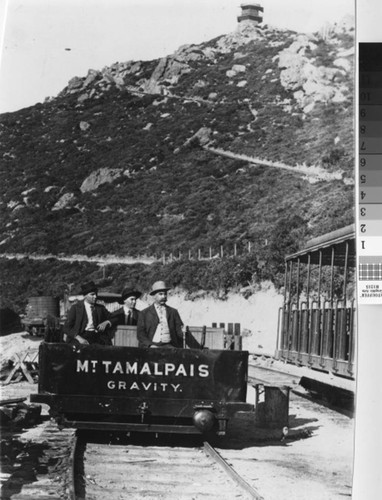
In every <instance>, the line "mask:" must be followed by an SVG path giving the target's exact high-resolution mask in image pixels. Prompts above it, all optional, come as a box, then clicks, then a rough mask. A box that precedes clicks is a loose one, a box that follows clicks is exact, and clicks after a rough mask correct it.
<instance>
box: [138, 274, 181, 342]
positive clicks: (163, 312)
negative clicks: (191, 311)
mask: <svg viewBox="0 0 382 500" xmlns="http://www.w3.org/2000/svg"><path fill="white" fill-rule="evenodd" d="M169 290H170V287H168V286H166V284H165V282H164V281H156V282H155V283H154V284H153V286H152V287H151V291H150V295H151V296H152V297H153V299H154V303H153V304H152V305H151V306H149V307H147V308H146V309H144V310H143V311H141V312H140V314H139V318H138V326H137V337H138V342H139V347H182V345H183V332H182V326H183V322H182V320H181V319H180V316H179V313H178V311H177V310H176V309H174V308H173V307H169V306H168V305H167V304H166V302H167V292H168V291H169Z"/></svg>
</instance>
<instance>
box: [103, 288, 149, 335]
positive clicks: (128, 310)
mask: <svg viewBox="0 0 382 500" xmlns="http://www.w3.org/2000/svg"><path fill="white" fill-rule="evenodd" d="M141 295H142V294H141V292H139V291H138V290H135V289H134V287H132V286H127V287H125V288H124V289H123V291H122V294H121V300H120V303H121V304H123V305H122V307H120V308H119V309H117V310H116V311H114V312H113V313H112V314H111V316H110V321H111V324H112V325H113V326H114V325H136V324H137V323H138V316H139V311H138V309H136V308H135V305H136V303H137V299H139V297H140V296H141Z"/></svg>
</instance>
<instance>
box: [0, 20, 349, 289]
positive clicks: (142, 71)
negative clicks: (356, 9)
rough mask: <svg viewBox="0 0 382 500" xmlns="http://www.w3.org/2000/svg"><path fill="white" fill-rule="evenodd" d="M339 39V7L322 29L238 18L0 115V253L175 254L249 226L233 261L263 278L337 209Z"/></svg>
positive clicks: (341, 86)
mask: <svg viewBox="0 0 382 500" xmlns="http://www.w3.org/2000/svg"><path fill="white" fill-rule="evenodd" d="M353 49H354V29H353V27H352V26H351V24H349V20H347V21H346V22H343V23H339V24H338V25H336V26H334V27H332V28H331V29H330V30H327V31H326V32H325V36H322V34H320V33H317V34H314V35H311V36H308V35H299V34H297V33H294V32H290V31H280V30H276V29H273V28H270V27H267V26H264V27H254V26H253V25H251V24H250V23H242V25H240V29H238V30H237V31H235V32H234V33H231V34H228V35H224V36H222V37H218V38H217V39H214V40H211V41H210V42H208V43H203V44H201V45H193V46H184V47H181V48H180V49H179V50H178V51H177V52H176V53H175V54H173V55H171V56H168V57H166V58H163V59H160V60H155V61H143V62H142V61H128V62H124V63H115V64H113V65H112V66H110V67H107V68H103V69H102V70H89V73H88V75H86V76H84V77H74V78H73V79H72V80H71V81H70V82H69V84H68V86H67V87H66V88H65V89H63V91H62V92H61V93H60V94H59V95H58V96H57V97H55V98H50V99H47V100H46V102H44V103H43V104H36V105H35V106H32V107H29V108H25V109H22V110H20V111H17V112H13V113H5V114H3V115H1V123H0V134H1V135H0V136H1V151H0V155H1V157H2V167H1V172H0V175H1V178H0V181H1V183H0V190H1V204H0V210H1V218H0V227H1V234H2V237H1V241H0V253H4V254H5V253H7V254H12V253H16V252H24V253H30V254H32V253H39V254H41V253H42V254H44V253H46V254H53V255H71V254H82V255H84V254H85V255H88V256H94V255H107V254H113V255H120V256H127V255H129V256H135V255H148V256H152V255H155V254H157V255H161V254H162V253H163V252H166V253H167V254H169V253H171V252H173V253H174V254H176V255H177V254H179V252H182V253H187V252H188V251H190V250H192V251H194V252H196V251H197V249H203V251H204V250H205V251H206V252H207V249H209V248H212V249H213V252H214V253H215V252H217V251H218V249H219V248H220V246H221V245H224V246H225V247H229V246H231V247H233V245H234V244H236V245H237V248H239V249H245V248H247V247H248V242H250V243H251V249H252V255H249V256H248V255H247V256H246V255H244V253H243V252H242V254H241V256H238V259H239V260H240V259H241V265H242V266H244V268H245V267H246V266H247V261H246V259H250V260H251V262H252V263H253V262H256V265H255V266H254V265H253V264H251V265H250V266H249V269H251V270H253V268H254V267H255V268H256V272H258V271H259V269H260V268H261V269H262V272H263V274H264V275H266V276H267V277H270V278H274V279H276V275H277V274H278V273H280V272H281V269H282V262H283V258H284V255H285V252H288V251H293V250H296V249H297V248H298V246H301V245H303V242H304V240H306V239H308V238H311V237H314V236H317V235H318V234H322V233H325V232H328V231H331V230H334V229H337V228H338V227H341V226H344V225H347V224H349V223H351V222H353V218H354V213H353V204H354V193H353V184H354V182H353V177H354V165H353V131H352V129H353V54H354V51H353ZM216 149H218V150H224V151H226V152H230V153H234V154H237V155H246V156H247V157H250V158H253V159H254V161H251V162H249V161H243V160H242V159H236V158H235V157H234V156H233V157H225V156H221V155H219V154H217V153H216ZM256 159H257V160H258V163H256ZM261 160H265V161H266V162H270V163H272V164H277V162H278V163H281V164H283V165H287V166H289V167H296V171H293V170H292V171H291V170H285V169H280V168H277V166H276V167H272V166H267V165H264V164H261ZM297 167H299V168H297ZM301 167H303V168H301ZM302 171H304V172H306V174H304V173H302ZM240 251H241V250H240ZM259 262H260V264H261V265H260V267H259ZM174 265H175V264H174ZM181 265H184V263H178V264H177V266H178V267H179V266H181ZM189 265H191V264H189ZM192 265H194V264H192ZM214 265H215V266H216V264H213V263H211V262H210V263H207V264H206V263H204V264H201V263H199V264H198V269H200V266H202V268H203V266H204V267H208V266H210V267H211V269H212V271H211V272H212V273H214V272H216V269H213V266H214ZM7 266H8V264H4V263H3V270H4V272H5V273H6V274H7V271H5V269H6V268H7ZM264 266H265V267H264ZM58 267H59V266H58ZM226 267H227V266H226ZM14 269H15V280H16V282H18V283H19V285H20V282H19V281H18V279H17V276H18V273H22V269H20V266H19V265H15V266H14ZM140 272H143V271H142V270H140ZM177 272H179V273H181V270H180V269H178V271H177ZM59 274H60V272H59V270H57V273H56V274H55V276H56V277H57V280H58V282H60V280H61V277H59ZM81 274H82V273H79V275H77V278H78V279H79V278H80V275H81ZM186 274H187V273H186ZM244 274H245V272H244ZM65 275H66V271H65V273H63V276H62V279H64V280H66V282H68V279H69V278H68V277H67V276H65ZM250 278H251V277H249V279H248V276H247V275H246V276H245V277H244V278H243V279H241V278H239V277H237V279H236V278H235V281H237V283H238V284H244V285H245V284H247V283H248V281H250ZM70 279H72V280H73V281H74V282H78V280H77V279H75V277H73V278H72V277H70ZM277 279H278V278H277ZM51 280H53V282H54V281H55V278H54V277H51V279H50V280H49V281H48V280H47V281H46V282H45V284H44V287H45V289H47V287H49V286H53V284H52V281H51ZM174 280H175V281H176V279H175V278H174ZM21 281H22V280H21ZM215 285H216V283H215ZM215 285H213V284H210V285H209V286H211V287H212V288H213V286H215ZM26 286H28V285H26ZM219 286H220V285H219ZM18 289H19V292H20V286H19V287H18ZM23 293H24V290H23ZM5 294H6V295H7V294H8V292H5Z"/></svg>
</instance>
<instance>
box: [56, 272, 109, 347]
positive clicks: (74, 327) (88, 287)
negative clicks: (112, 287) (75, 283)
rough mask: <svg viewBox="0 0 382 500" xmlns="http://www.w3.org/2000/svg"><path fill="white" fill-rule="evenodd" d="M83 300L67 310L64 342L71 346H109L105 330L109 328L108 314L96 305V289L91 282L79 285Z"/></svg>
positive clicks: (99, 305)
mask: <svg viewBox="0 0 382 500" xmlns="http://www.w3.org/2000/svg"><path fill="white" fill-rule="evenodd" d="M81 292H82V294H83V296H84V300H80V301H79V302H77V303H76V304H73V305H72V307H71V308H70V309H69V312H68V317H67V319H66V323H65V326H64V333H66V336H67V339H66V341H67V342H68V343H71V344H77V345H78V344H84V345H86V344H102V345H111V340H110V338H109V336H108V335H107V329H108V327H110V326H111V322H110V313H109V312H108V310H107V309H106V308H105V307H104V306H103V305H101V304H97V294H98V289H97V286H96V284H95V283H94V282H93V281H90V282H89V283H85V284H83V285H81Z"/></svg>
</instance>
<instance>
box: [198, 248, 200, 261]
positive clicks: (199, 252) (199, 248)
mask: <svg viewBox="0 0 382 500" xmlns="http://www.w3.org/2000/svg"><path fill="white" fill-rule="evenodd" d="M200 256H201V252H200V248H198V260H200Z"/></svg>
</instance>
